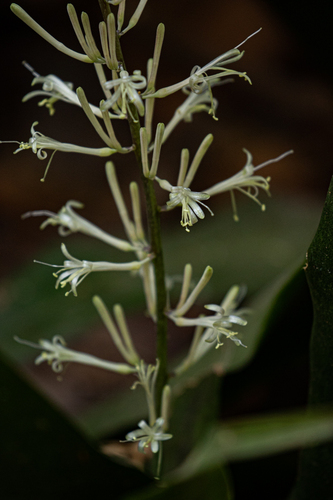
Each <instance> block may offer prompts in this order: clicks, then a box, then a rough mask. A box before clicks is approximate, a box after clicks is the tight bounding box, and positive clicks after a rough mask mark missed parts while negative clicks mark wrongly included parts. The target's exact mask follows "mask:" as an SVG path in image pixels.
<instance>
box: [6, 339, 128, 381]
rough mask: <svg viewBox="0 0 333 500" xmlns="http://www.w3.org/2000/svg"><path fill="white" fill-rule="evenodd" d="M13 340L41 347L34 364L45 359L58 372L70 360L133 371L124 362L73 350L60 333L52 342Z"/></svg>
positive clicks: (121, 371)
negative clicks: (67, 345)
mask: <svg viewBox="0 0 333 500" xmlns="http://www.w3.org/2000/svg"><path fill="white" fill-rule="evenodd" d="M14 338H15V340H16V341H17V342H19V343H21V344H26V345H28V346H30V347H34V348H36V349H43V352H42V353H41V354H40V355H39V356H38V357H37V358H36V359H35V364H36V365H40V364H41V363H43V361H47V362H48V364H49V365H51V366H52V370H53V371H54V372H56V373H59V372H61V371H62V370H63V363H64V362H68V361H72V362H74V363H81V364H84V365H89V366H96V367H98V368H103V369H105V370H110V371H114V372H117V373H121V374H124V375H126V374H129V373H134V372H135V371H136V369H135V368H133V367H132V366H129V365H127V364H125V363H113V362H111V361H106V360H104V359H100V358H97V357H96V356H91V355H90V354H85V353H84V352H78V351H74V350H73V349H68V347H66V342H65V341H64V339H63V338H62V337H61V336H60V335H55V336H54V337H53V339H52V342H50V341H49V340H39V343H38V344H34V343H33V342H29V341H27V340H22V339H19V338H18V337H14Z"/></svg>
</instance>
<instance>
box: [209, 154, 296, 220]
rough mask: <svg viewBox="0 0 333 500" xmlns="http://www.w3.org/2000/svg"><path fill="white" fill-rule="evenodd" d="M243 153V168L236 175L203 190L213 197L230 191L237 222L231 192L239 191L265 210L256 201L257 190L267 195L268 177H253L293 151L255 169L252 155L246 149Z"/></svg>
mask: <svg viewBox="0 0 333 500" xmlns="http://www.w3.org/2000/svg"><path fill="white" fill-rule="evenodd" d="M243 151H244V153H245V154H246V155H247V160H246V164H245V166H244V167H243V168H242V170H240V171H239V172H238V173H237V174H235V175H233V176H232V177H230V178H229V179H226V180H225V181H222V182H219V183H217V184H214V186H212V187H210V188H208V189H206V190H205V192H206V193H207V194H209V195H210V196H214V195H215V194H219V193H224V192H226V191H230V194H231V202H232V207H233V212H234V219H235V220H236V221H237V220H238V215H237V209H236V201H235V197H234V193H233V191H234V190H236V191H240V192H241V193H243V194H245V195H246V196H248V197H249V198H251V200H253V201H255V202H256V203H257V204H258V205H259V206H260V207H261V210H263V211H264V210H265V208H266V207H265V205H264V204H263V203H261V202H260V201H259V200H258V195H259V189H262V190H263V191H266V193H267V194H268V195H269V182H270V180H271V179H270V177H267V178H264V177H262V176H261V175H254V174H255V172H256V171H257V170H259V169H260V168H263V167H266V166H267V165H270V164H271V163H275V162H278V161H280V160H282V159H283V158H285V157H286V156H287V155H289V154H291V153H293V151H287V152H286V153H283V154H282V155H280V156H279V157H278V158H274V159H273V160H268V161H266V162H264V163H262V164H261V165H258V166H257V167H254V166H253V162H252V155H251V153H249V151H247V150H246V149H243Z"/></svg>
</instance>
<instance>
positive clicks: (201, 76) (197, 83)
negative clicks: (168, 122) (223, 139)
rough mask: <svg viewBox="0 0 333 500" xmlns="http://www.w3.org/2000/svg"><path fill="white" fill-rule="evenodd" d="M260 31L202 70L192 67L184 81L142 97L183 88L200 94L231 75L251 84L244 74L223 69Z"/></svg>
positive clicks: (237, 58)
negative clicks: (215, 82) (209, 73)
mask: <svg viewBox="0 0 333 500" xmlns="http://www.w3.org/2000/svg"><path fill="white" fill-rule="evenodd" d="M260 29H261V28H260ZM260 29H259V30H257V31H255V32H254V33H252V35H250V36H248V37H247V38H246V39H245V40H244V41H243V42H242V43H240V44H239V45H237V47H235V48H234V49H231V50H228V51H227V52H225V53H224V54H222V55H220V56H218V57H216V58H215V59H213V60H212V61H210V62H209V63H208V64H206V65H205V66H203V67H202V68H200V66H194V68H193V69H192V71H191V74H190V76H189V77H188V78H186V79H185V80H183V81H181V82H179V83H176V84H174V85H170V86H169V87H165V88H163V89H160V90H158V91H157V92H155V93H153V94H149V95H146V96H144V97H145V98H149V97H166V96H168V95H170V94H173V93H174V92H177V91H178V90H181V89H183V88H184V87H185V88H186V87H189V88H190V90H191V91H192V92H194V93H196V94H200V93H201V92H203V91H205V90H206V89H207V85H208V87H209V88H210V87H211V84H212V82H213V81H216V80H217V79H220V78H223V77H225V76H232V75H238V76H241V77H243V78H245V80H247V81H248V82H249V83H251V80H250V78H249V77H248V76H247V74H246V73H241V72H239V71H235V70H231V69H227V68H224V66H226V65H228V64H231V63H234V62H236V61H238V60H239V59H241V58H242V57H243V54H244V51H243V52H240V51H239V50H238V47H240V46H241V45H243V43H245V42H246V41H247V40H248V39H249V38H251V37H252V36H253V35H255V34H256V33H258V31H260ZM208 71H214V72H215V73H214V74H212V75H208Z"/></svg>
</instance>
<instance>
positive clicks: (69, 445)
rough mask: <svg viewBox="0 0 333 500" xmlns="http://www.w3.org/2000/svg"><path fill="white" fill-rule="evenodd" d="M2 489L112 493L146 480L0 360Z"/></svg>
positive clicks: (19, 493) (29, 493)
mask: <svg viewBox="0 0 333 500" xmlns="http://www.w3.org/2000/svg"><path fill="white" fill-rule="evenodd" d="M0 398H1V412H0V441H1V447H0V463H1V491H2V493H3V495H4V498H6V500H14V499H15V500H16V499H21V498H22V499H23V498H47V499H50V500H52V499H59V498H62V497H64V495H65V496H68V497H73V498H95V497H96V496H98V497H110V495H111V496H112V498H113V499H115V500H116V499H118V498H119V497H120V496H121V495H122V494H124V492H126V491H131V490H132V489H133V488H139V487H140V486H141V487H143V486H145V485H147V484H149V479H148V478H147V477H146V476H144V475H143V474H142V473H140V472H139V471H138V470H136V469H132V468H129V467H127V466H124V465H122V464H120V463H116V462H114V461H112V460H110V459H109V458H107V457H105V456H104V455H102V454H101V453H99V452H98V450H97V449H96V448H94V447H93V445H92V442H88V441H86V439H85V438H84V437H83V436H82V435H81V434H80V433H79V432H78V431H77V430H76V429H75V427H74V426H73V425H72V424H71V423H70V422H69V421H68V420H67V418H65V417H64V416H63V415H62V414H61V413H60V412H59V411H58V410H56V409H55V408H54V407H52V405H51V404H50V403H48V402H47V401H46V400H45V399H44V398H43V397H42V396H40V395H39V394H38V392H37V391H36V389H35V388H33V387H31V386H29V384H28V383H27V382H26V381H24V380H23V379H22V376H21V375H19V374H18V373H17V372H16V370H15V369H14V368H13V366H11V364H10V363H8V362H7V361H6V360H5V359H4V358H3V357H1V358H0Z"/></svg>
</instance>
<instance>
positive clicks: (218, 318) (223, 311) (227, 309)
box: [168, 286, 249, 361]
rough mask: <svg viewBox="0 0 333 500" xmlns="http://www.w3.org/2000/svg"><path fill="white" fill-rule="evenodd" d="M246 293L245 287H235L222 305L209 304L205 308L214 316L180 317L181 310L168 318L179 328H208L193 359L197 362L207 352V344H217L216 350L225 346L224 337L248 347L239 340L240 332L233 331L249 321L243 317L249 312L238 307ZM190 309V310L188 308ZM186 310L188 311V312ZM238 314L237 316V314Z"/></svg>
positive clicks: (198, 341) (193, 349)
mask: <svg viewBox="0 0 333 500" xmlns="http://www.w3.org/2000/svg"><path fill="white" fill-rule="evenodd" d="M245 292H246V288H245V287H238V286H233V287H231V288H230V290H229V291H228V293H227V295H226V296H225V298H224V299H223V301H222V303H221V305H220V306H219V305H216V304H208V305H206V306H205V308H206V309H208V310H209V311H213V312H215V314H213V315H212V316H203V315H202V316H199V317H198V318H184V317H179V310H177V309H176V310H175V311H171V312H170V313H169V314H168V316H169V318H170V319H171V320H172V321H173V322H174V323H175V324H176V325H177V326H197V327H198V326H199V327H203V328H206V330H205V332H204V333H203V335H202V336H201V338H200V340H199V339H197V344H196V345H195V346H194V348H192V349H191V351H192V354H191V357H192V358H193V360H194V361H195V360H196V359H198V358H199V357H201V356H202V354H203V353H204V352H205V351H206V350H207V348H208V346H207V343H209V344H211V343H214V342H215V343H216V349H217V348H218V347H220V346H221V345H223V342H222V336H225V337H226V338H228V339H230V340H232V341H233V342H235V344H236V345H237V346H239V345H241V346H243V347H246V346H245V345H244V344H243V343H242V342H241V341H240V340H239V339H238V338H236V337H235V336H236V335H238V332H234V331H231V330H230V329H231V328H233V325H240V326H245V325H247V321H246V320H245V319H244V318H243V317H242V316H243V315H244V314H247V313H248V312H249V311H248V310H246V309H239V310H238V311H236V307H237V306H238V304H239V303H240V301H241V300H242V299H243V297H244V294H245ZM187 309H188V308H187ZM187 309H186V310H187ZM236 312H237V314H235V313H236Z"/></svg>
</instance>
